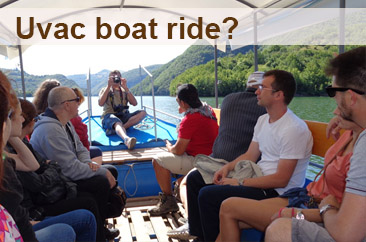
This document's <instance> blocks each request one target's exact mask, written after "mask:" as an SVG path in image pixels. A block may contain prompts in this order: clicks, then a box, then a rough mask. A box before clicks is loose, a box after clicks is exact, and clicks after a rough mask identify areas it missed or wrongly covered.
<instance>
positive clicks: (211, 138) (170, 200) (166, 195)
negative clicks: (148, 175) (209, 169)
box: [149, 84, 219, 216]
mask: <svg viewBox="0 0 366 242" xmlns="http://www.w3.org/2000/svg"><path fill="white" fill-rule="evenodd" d="M176 100H177V103H178V105H179V113H184V118H183V120H182V121H181V123H180V125H179V131H178V139H177V142H176V143H175V144H174V145H172V144H171V143H170V142H169V141H168V140H167V141H166V147H167V149H168V151H169V152H170V153H168V154H167V155H164V156H158V157H156V159H153V166H154V170H155V175H156V179H157V181H158V183H159V186H160V188H161V190H162V192H163V193H162V194H161V196H160V202H159V203H158V205H157V207H155V208H152V209H150V210H149V213H150V215H151V216H160V215H162V214H166V213H169V212H175V211H178V210H179V207H178V205H177V202H176V200H175V197H174V196H172V186H171V173H175V174H181V175H186V174H187V173H188V172H189V171H190V170H192V169H193V161H194V157H195V156H196V155H197V154H204V155H209V154H211V153H212V146H213V143H214V142H215V139H216V136H217V134H218V129H219V127H218V125H217V119H216V115H215V113H214V111H213V109H212V108H211V107H210V106H209V105H207V104H206V103H202V102H201V101H200V99H199V97H198V91H197V89H196V87H195V86H193V85H192V84H183V85H181V86H179V87H178V90H177V98H176Z"/></svg>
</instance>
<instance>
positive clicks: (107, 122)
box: [98, 70, 146, 150]
mask: <svg viewBox="0 0 366 242" xmlns="http://www.w3.org/2000/svg"><path fill="white" fill-rule="evenodd" d="M98 103H99V106H103V115H102V117H101V118H102V126H103V129H105V130H106V134H107V135H112V134H115V133H116V134H117V135H118V136H119V137H121V138H122V139H123V141H124V143H125V145H126V146H127V148H128V149H130V150H132V149H133V148H134V147H135V144H136V138H135V137H129V136H128V135H127V132H126V129H128V128H129V127H131V126H133V125H135V124H137V123H139V122H140V121H141V120H142V119H144V117H145V116H146V112H145V111H143V110H138V111H135V112H133V113H130V112H129V111H128V108H129V106H128V103H130V104H132V105H133V106H136V105H137V101H136V98H135V97H134V95H133V94H132V93H131V92H130V90H129V89H128V87H127V80H126V79H125V78H122V77H121V73H120V72H119V71H117V70H115V71H112V72H111V73H109V79H108V85H107V87H105V88H102V90H100V92H99V100H98Z"/></svg>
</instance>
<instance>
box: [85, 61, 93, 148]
mask: <svg viewBox="0 0 366 242" xmlns="http://www.w3.org/2000/svg"><path fill="white" fill-rule="evenodd" d="M90 79H91V75H90V68H89V73H88V76H87V79H86V85H87V87H88V88H87V89H88V90H87V94H88V120H89V125H88V126H89V143H90V144H91V143H92V132H91V131H92V130H91V116H92V102H91V80H90Z"/></svg>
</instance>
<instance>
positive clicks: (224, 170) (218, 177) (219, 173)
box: [213, 165, 229, 185]
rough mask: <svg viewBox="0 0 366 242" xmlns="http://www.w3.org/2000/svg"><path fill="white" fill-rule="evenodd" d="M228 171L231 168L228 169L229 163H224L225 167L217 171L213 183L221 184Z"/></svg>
mask: <svg viewBox="0 0 366 242" xmlns="http://www.w3.org/2000/svg"><path fill="white" fill-rule="evenodd" d="M228 173H229V169H228V167H227V165H224V166H223V167H221V169H220V170H218V171H216V172H215V174H214V177H213V183H214V184H216V185H220V182H221V180H222V179H223V178H225V177H226V176H227V174H228Z"/></svg>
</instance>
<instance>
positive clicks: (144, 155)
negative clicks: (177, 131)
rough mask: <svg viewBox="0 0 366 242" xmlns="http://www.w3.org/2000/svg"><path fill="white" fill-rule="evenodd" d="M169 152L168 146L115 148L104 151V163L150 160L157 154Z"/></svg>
mask: <svg viewBox="0 0 366 242" xmlns="http://www.w3.org/2000/svg"><path fill="white" fill-rule="evenodd" d="M164 153H169V152H168V150H167V149H166V147H154V148H142V149H134V150H115V151H104V152H103V164H123V163H125V162H130V161H149V160H152V159H153V158H154V156H155V155H158V154H164Z"/></svg>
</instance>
